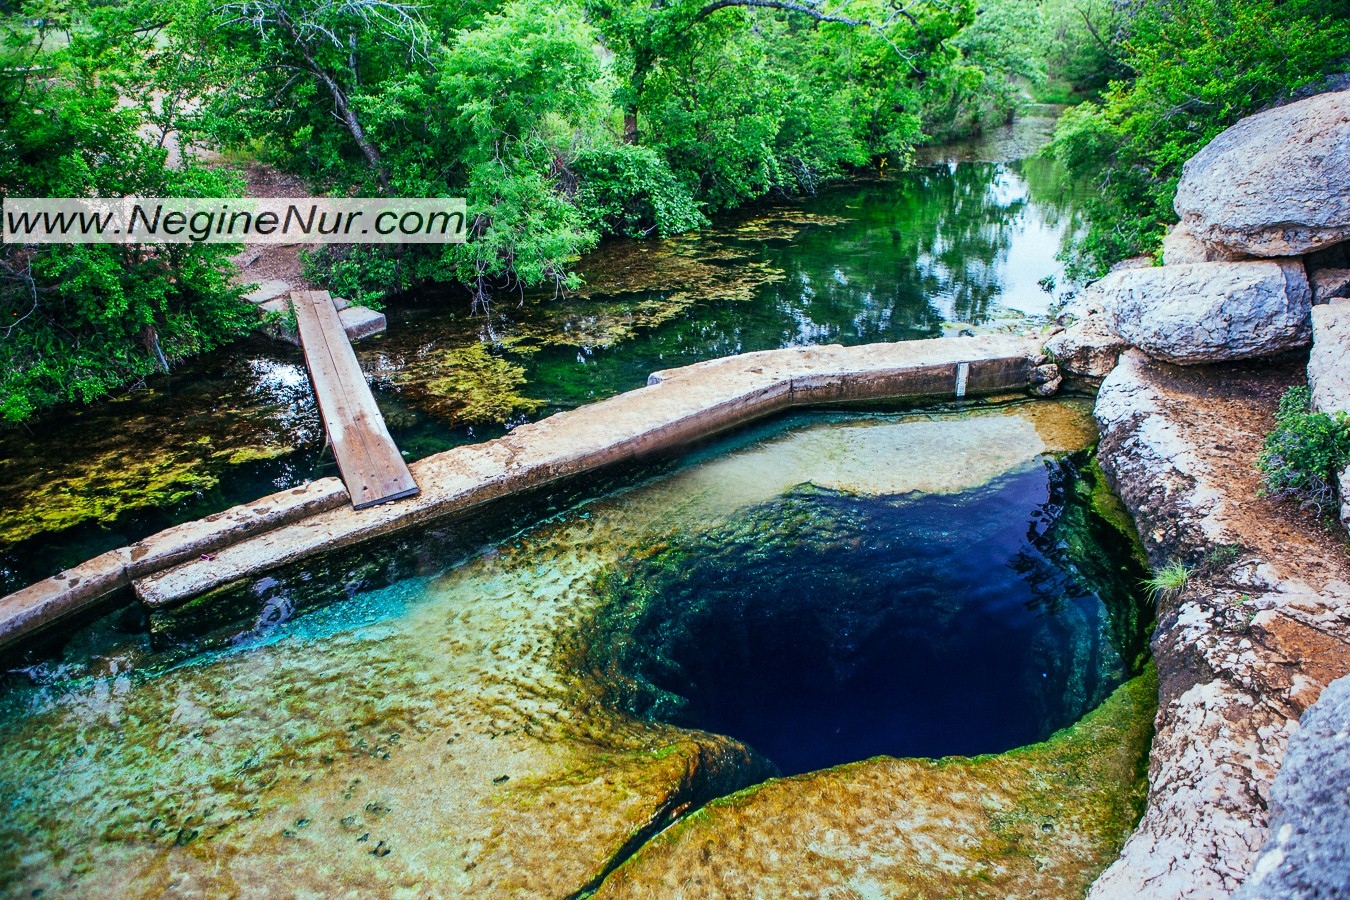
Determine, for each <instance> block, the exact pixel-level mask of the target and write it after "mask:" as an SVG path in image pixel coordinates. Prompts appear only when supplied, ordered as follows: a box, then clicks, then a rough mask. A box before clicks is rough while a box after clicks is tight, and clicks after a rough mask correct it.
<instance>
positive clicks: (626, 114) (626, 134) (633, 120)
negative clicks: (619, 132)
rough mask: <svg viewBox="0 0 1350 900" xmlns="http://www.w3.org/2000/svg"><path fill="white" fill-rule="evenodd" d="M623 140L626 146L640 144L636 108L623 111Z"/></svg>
mask: <svg viewBox="0 0 1350 900" xmlns="http://www.w3.org/2000/svg"><path fill="white" fill-rule="evenodd" d="M623 140H624V143H625V144H636V143H637V142H638V127H637V107H636V106H632V107H629V108H628V109H626V110H624V111H623Z"/></svg>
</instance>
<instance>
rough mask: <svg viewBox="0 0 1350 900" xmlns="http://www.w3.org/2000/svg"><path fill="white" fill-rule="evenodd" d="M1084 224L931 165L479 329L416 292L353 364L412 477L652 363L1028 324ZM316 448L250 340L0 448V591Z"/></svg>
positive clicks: (300, 377)
mask: <svg viewBox="0 0 1350 900" xmlns="http://www.w3.org/2000/svg"><path fill="white" fill-rule="evenodd" d="M1075 216H1076V213H1075V206H1074V199H1073V194H1072V191H1071V190H1070V189H1069V188H1068V187H1067V186H1066V185H1065V183H1064V181H1063V176H1062V173H1060V172H1059V170H1058V169H1057V168H1056V167H1055V166H1054V164H1053V163H1049V162H1047V161H1042V160H1027V161H1023V162H1015V163H994V162H953V161H947V162H938V163H935V164H934V165H931V166H928V167H924V168H920V169H916V170H914V171H911V172H906V173H901V174H899V175H895V176H893V177H888V178H886V179H884V180H873V181H867V182H858V183H853V184H848V185H843V186H839V187H836V188H831V189H829V190H825V191H823V192H821V193H820V194H819V195H818V196H816V197H813V198H809V199H806V200H802V201H800V202H794V203H790V204H784V205H777V206H764V207H760V208H757V209H753V210H748V211H745V212H744V213H742V214H741V215H739V216H736V217H734V218H732V219H729V220H727V221H724V222H722V223H719V225H718V226H717V227H715V228H712V229H709V230H708V231H706V232H704V233H703V234H699V235H691V236H685V237H681V238H676V239H673V240H670V241H652V242H643V243H637V242H628V241H619V242H614V243H612V244H607V245H606V246H605V247H604V248H602V249H601V250H600V251H598V252H596V253H595V254H592V255H591V256H590V257H588V258H586V259H585V260H583V261H582V263H581V266H580V268H581V271H582V273H583V274H584V275H585V277H586V280H587V287H586V288H585V289H584V290H583V291H582V293H581V294H580V295H575V296H570V297H567V298H554V297H553V296H551V295H548V296H529V297H527V298H525V300H524V305H523V306H521V305H518V302H517V301H518V298H512V299H507V298H503V299H500V300H499V301H498V302H497V303H496V304H495V305H494V306H493V308H492V309H491V310H490V311H488V312H487V313H486V314H481V313H480V314H471V312H470V304H469V301H468V298H467V296H466V295H465V294H464V293H463V291H462V290H460V289H458V288H456V289H450V290H445V291H441V292H438V293H437V292H432V293H424V294H421V295H419V296H416V297H408V298H404V299H403V300H402V301H400V303H399V304H397V305H395V306H394V307H393V308H391V309H390V310H389V315H390V320H391V328H390V332H389V333H388V334H387V335H385V336H384V337H382V338H378V339H375V340H373V341H370V342H367V343H363V344H362V345H360V347H359V349H358V355H359V357H360V359H361V362H362V365H363V367H364V368H365V370H366V371H367V373H368V375H369V376H370V377H371V379H372V382H373V384H374V386H375V388H376V394H377V399H378V400H379V402H380V405H381V407H382V408H383V410H384V412H385V415H386V418H387V420H388V421H389V424H390V430H391V432H392V433H393V436H394V438H395V440H396V441H397V443H398V444H399V446H400V447H401V448H402V449H403V450H404V451H405V453H406V454H407V456H408V457H409V458H410V459H416V458H420V457H423V456H426V455H429V454H431V453H435V452H438V451H441V450H444V449H447V448H450V447H453V446H456V445H458V444H462V443H466V442H472V441H479V440H483V439H486V438H490V437H494V436H497V435H500V434H502V433H503V432H504V431H505V429H506V428H509V427H511V426H512V425H514V424H518V423H519V422H522V421H527V420H529V419H534V418H538V417H540V416H545V415H548V414H550V413H552V412H556V411H558V410H561V409H568V408H571V407H574V406H577V405H579V404H583V403H588V402H592V401H594V400H597V399H600V398H603V397H606V396H610V395H612V394H614V393H617V392H620V391H624V390H629V389H632V388H635V387H639V386H641V385H642V384H644V383H645V382H646V379H647V375H648V374H649V373H650V372H652V371H653V370H656V369H661V368H669V367H674V366H680V365H685V364H688V363H693V362H697V361H700V360H704V359H709V358H712V357H717V356H723V355H726V354H730V353H738V352H744V351H750V350H762V349H769V348H777V347H790V346H800V345H807V344H822V343H842V344H857V343H866V342H871V341H892V340H910V339H916V338H930V337H937V336H941V335H943V334H953V333H956V332H959V331H962V330H999V329H1004V328H1021V327H1024V326H1025V324H1026V322H1027V321H1028V319H1027V317H1028V316H1032V317H1034V316H1037V315H1041V314H1043V313H1045V312H1046V311H1047V310H1048V309H1049V307H1050V304H1052V303H1053V302H1054V301H1055V298H1056V297H1057V296H1058V295H1060V294H1062V292H1063V290H1064V289H1065V285H1063V284H1062V283H1061V282H1062V280H1063V274H1062V267H1061V266H1060V264H1059V263H1058V262H1057V261H1056V260H1055V259H1054V254H1055V252H1056V250H1057V249H1058V247H1059V244H1060V239H1061V237H1062V235H1063V233H1064V231H1065V230H1066V229H1070V228H1075V227H1077V224H1076V219H1075ZM1047 287H1048V288H1050V290H1046V288H1047ZM478 348H481V349H482V350H486V351H487V352H486V353H481V352H480V353H479V354H478V355H477V356H473V355H470V356H468V357H464V356H459V357H456V356H454V354H455V353H462V352H463V351H465V350H466V349H470V350H472V349H478ZM447 351H448V352H449V353H450V355H449V356H447ZM513 379H514V380H513ZM465 397H468V398H469V399H470V400H471V401H473V402H474V403H476V404H477V406H476V407H475V406H474V405H473V404H470V405H467V406H466V404H465V403H464V402H462V401H463V399H464V398H465ZM531 401H534V402H531ZM322 447H323V436H322V430H321V427H320V425H319V420H318V417H317V413H316V411H315V407H314V404H313V401H312V398H311V396H310V393H309V390H308V385H307V382H306V376H305V373H304V369H303V363H302V360H301V357H300V355H299V353H298V351H295V350H292V349H290V348H287V347H285V346H282V345H278V344H275V343H272V342H268V341H264V340H260V339H254V340H249V341H244V342H242V343H240V344H238V345H236V346H233V347H230V348H227V349H226V350H223V351H221V352H219V353H216V354H213V355H210V356H208V357H206V358H204V359H201V360H198V361H196V362H193V363H191V364H189V365H187V366H185V367H184V368H183V369H181V370H179V371H177V372H175V373H174V374H173V376H172V377H171V378H168V379H164V378H155V379H151V380H150V381H148V382H147V383H146V384H145V385H142V386H139V387H138V388H136V389H133V390H130V391H128V392H127V393H126V394H125V395H124V396H121V397H119V398H118V399H115V400H112V401H108V402H104V403H100V404H95V405H93V406H91V407H88V408H83V409H65V410H59V411H56V412H53V413H51V414H49V415H47V416H44V417H43V418H41V419H39V420H38V421H36V422H34V423H32V424H31V425H30V426H29V427H26V428H16V429H9V430H6V431H4V432H0V593H3V592H6V591H9V590H13V589H16V588H18V587H21V586H23V585H24V584H27V583H29V582H31V581H34V580H36V579H38V578H41V577H45V576H47V575H51V574H54V573H55V572H57V571H60V570H61V569H62V568H64V567H67V566H70V565H73V564H75V563H77V562H80V561H82V560H84V559H87V558H89V557H91V556H93V555H96V554H97V553H100V552H102V551H104V550H107V549H111V548H113V547H117V546H122V545H125V544H127V543H130V542H132V541H135V540H137V539H139V538H141V537H144V536H146V535H148V534H151V533H153V532H155V531H157V530H159V529H162V528H164V527H167V526H168V525H171V524H174V523H177V522H182V521H187V520H190V519H194V518H198V517H200V516H203V515H206V514H209V513H211V512H215V511H218V510H220V509H223V508H226V507H228V506H231V505H234V504H236V503H241V502H247V501H249V500H252V499H256V498H257V497H259V496H262V495H264V494H267V493H270V492H273V491H276V490H280V489H283V488H286V487H290V486H293V485H296V484H299V483H302V482H304V481H306V480H308V479H310V478H314V477H319V476H324V475H335V474H336V468H335V466H334V465H333V463H332V460H331V457H330V456H328V455H324V454H322V453H321V450H322Z"/></svg>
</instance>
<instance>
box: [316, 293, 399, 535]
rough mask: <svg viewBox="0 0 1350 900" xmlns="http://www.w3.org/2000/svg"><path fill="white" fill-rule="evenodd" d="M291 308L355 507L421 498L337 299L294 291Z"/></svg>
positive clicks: (321, 408)
mask: <svg viewBox="0 0 1350 900" xmlns="http://www.w3.org/2000/svg"><path fill="white" fill-rule="evenodd" d="M291 308H292V309H294V310H295V321H296V325H297V328H298V330H299V332H300V344H301V346H302V347H303V348H304V351H305V365H307V366H308V367H309V379H310V381H311V383H313V385H314V395H315V397H317V398H318V401H319V414H320V415H321V416H322V417H323V425H324V428H325V429H326V430H327V431H328V442H329V444H330V445H331V446H332V448H333V456H334V458H336V459H337V464H338V471H340V472H341V473H342V480H343V481H344V482H346V484H347V493H348V494H349V495H350V496H351V498H352V506H353V507H355V508H356V509H365V508H366V507H367V506H374V505H375V504H376V503H385V502H387V501H389V500H398V499H400V498H402V497H411V496H413V495H415V494H417V493H418V490H419V489H418V487H417V482H415V481H413V477H412V473H411V472H409V471H408V466H407V464H406V463H405V462H404V461H403V455H402V454H401V453H400V452H399V449H398V446H397V445H395V444H394V439H393V438H391V437H390V436H389V429H388V428H387V427H385V424H384V417H383V416H381V415H380V410H379V407H378V406H376V405H375V397H374V396H373V395H372V394H371V393H370V387H369V386H368V385H367V384H366V379H365V376H364V375H362V374H361V366H360V365H359V364H358V363H357V361H356V352H355V351H354V350H352V345H351V342H350V341H348V340H347V334H346V332H345V331H343V328H342V321H341V320H340V319H339V318H338V313H337V308H336V307H335V306H334V305H333V298H332V297H331V296H330V295H329V293H328V292H327V291H292V292H291Z"/></svg>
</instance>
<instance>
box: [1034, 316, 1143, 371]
mask: <svg viewBox="0 0 1350 900" xmlns="http://www.w3.org/2000/svg"><path fill="white" fill-rule="evenodd" d="M1128 347H1129V344H1128V343H1126V342H1125V341H1124V340H1122V339H1121V338H1120V336H1119V335H1117V334H1116V333H1115V332H1113V331H1112V330H1111V328H1110V326H1109V324H1108V322H1107V320H1106V318H1105V317H1104V316H1102V315H1091V316H1088V317H1087V318H1085V319H1082V320H1080V321H1078V322H1075V323H1074V324H1073V325H1070V326H1069V327H1068V328H1067V329H1065V330H1064V331H1062V332H1060V333H1059V334H1057V335H1055V336H1054V337H1052V338H1051V339H1050V340H1049V341H1048V342H1047V343H1046V345H1045V352H1046V353H1049V354H1050V355H1051V356H1053V357H1054V358H1055V362H1056V363H1058V364H1059V368H1060V371H1061V372H1063V373H1065V374H1066V375H1070V376H1078V377H1080V378H1105V377H1106V376H1107V375H1108V374H1110V372H1111V370H1112V369H1114V368H1115V367H1116V361H1117V360H1118V359H1119V358H1120V354H1121V353H1123V352H1124V351H1125V350H1126V348H1128Z"/></svg>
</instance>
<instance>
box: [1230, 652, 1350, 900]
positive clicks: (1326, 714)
mask: <svg viewBox="0 0 1350 900" xmlns="http://www.w3.org/2000/svg"><path fill="white" fill-rule="evenodd" d="M1346 797H1350V678H1341V679H1339V680H1337V681H1335V682H1333V683H1332V684H1331V685H1329V686H1328V687H1327V689H1326V690H1325V691H1323V692H1322V696H1321V697H1320V698H1319V699H1318V701H1317V702H1316V703H1314V704H1313V705H1312V707H1311V708H1310V709H1309V710H1308V711H1307V712H1306V713H1304V714H1303V720H1302V721H1301V722H1300V724H1299V729H1298V731H1297V732H1296V733H1295V734H1294V736H1293V737H1292V738H1290V740H1289V751H1288V752H1287V753H1286V754H1285V757H1284V763H1283V764H1282V765H1281V766H1280V774H1279V775H1277V776H1276V778H1275V785H1274V787H1272V788H1271V791H1270V806H1271V818H1270V835H1271V836H1270V839H1269V840H1268V841H1267V842H1266V845H1265V847H1263V848H1262V851H1261V855H1260V857H1258V858H1257V860H1256V867H1255V868H1254V869H1253V871H1252V877H1251V880H1250V881H1248V882H1247V884H1246V885H1244V886H1243V888H1242V890H1240V891H1238V893H1237V894H1236V895H1234V896H1235V900H1314V898H1322V897H1340V896H1343V895H1344V894H1345V893H1346V891H1347V886H1350V806H1347V805H1346V802H1345V800H1346Z"/></svg>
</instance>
